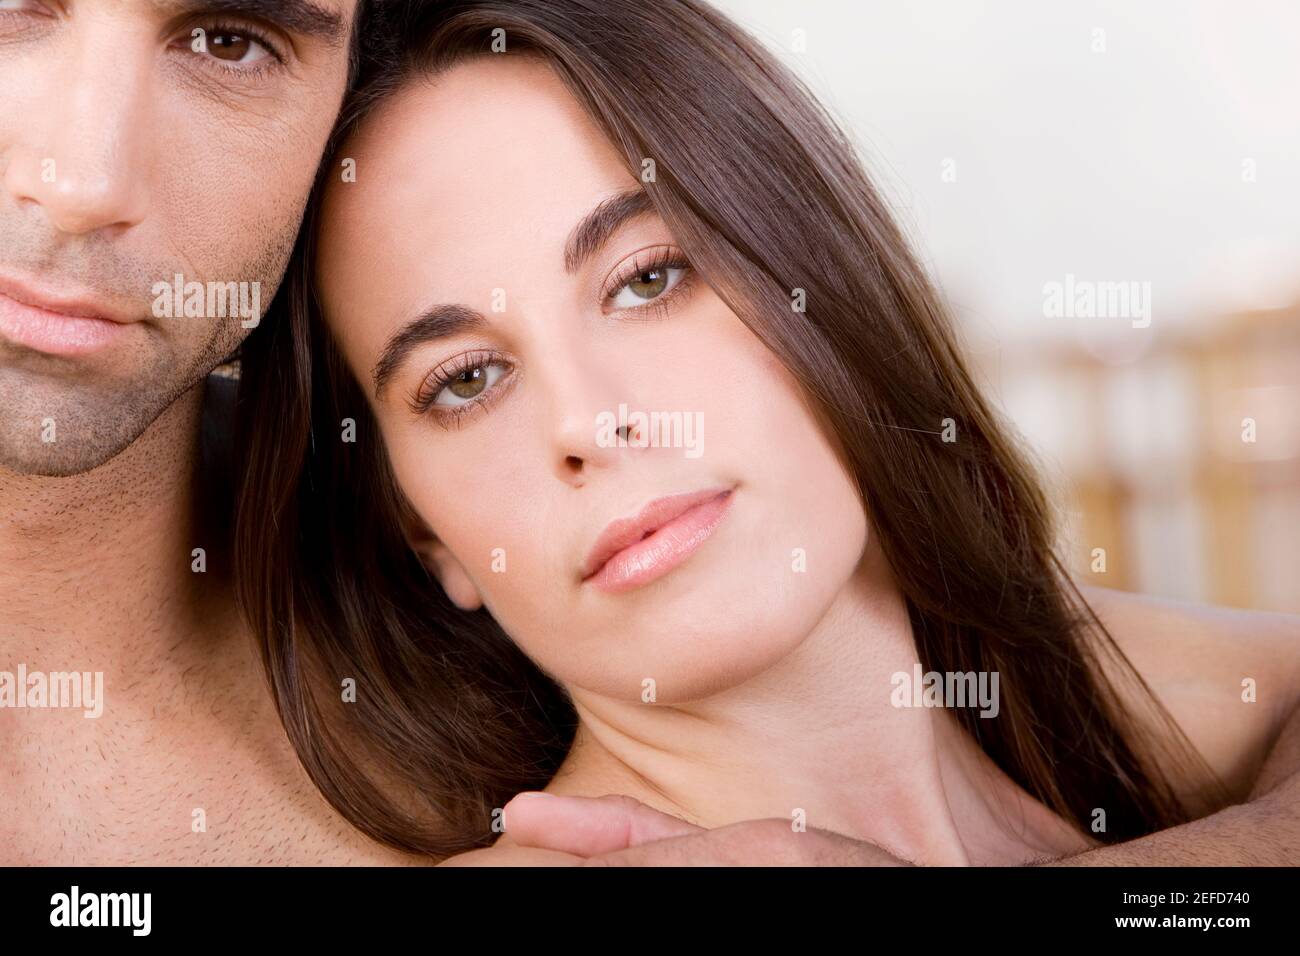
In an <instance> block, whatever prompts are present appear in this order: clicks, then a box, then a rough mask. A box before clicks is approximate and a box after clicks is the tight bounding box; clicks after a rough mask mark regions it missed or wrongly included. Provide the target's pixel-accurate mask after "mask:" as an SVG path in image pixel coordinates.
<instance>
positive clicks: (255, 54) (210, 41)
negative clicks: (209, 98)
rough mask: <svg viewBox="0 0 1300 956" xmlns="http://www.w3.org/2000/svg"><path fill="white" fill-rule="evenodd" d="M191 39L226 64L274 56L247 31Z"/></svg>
mask: <svg viewBox="0 0 1300 956" xmlns="http://www.w3.org/2000/svg"><path fill="white" fill-rule="evenodd" d="M0 2H3V0H0ZM191 37H192V42H191V43H190V49H192V50H193V51H194V52H195V53H200V54H204V53H206V54H207V55H209V56H211V57H213V58H214V59H217V60H222V61H224V62H226V63H245V64H247V63H257V62H259V61H261V60H265V59H266V58H267V57H270V56H273V55H274V54H273V53H272V51H271V49H270V48H269V46H268V45H267V44H266V43H264V42H263V41H262V40H261V39H260V38H259V37H257V36H255V35H254V34H252V33H250V32H249V31H247V30H233V29H219V30H199V29H196V30H194V32H193V33H192V34H191Z"/></svg>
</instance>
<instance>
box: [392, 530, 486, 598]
mask: <svg viewBox="0 0 1300 956" xmlns="http://www.w3.org/2000/svg"><path fill="white" fill-rule="evenodd" d="M406 537H407V540H408V541H410V542H411V547H412V548H414V549H415V553H416V554H418V555H419V556H420V560H421V561H422V562H423V563H424V566H425V567H426V568H428V569H429V573H430V574H432V575H433V576H434V577H436V578H437V579H438V583H440V584H441V585H442V589H443V591H444V592H446V594H447V597H448V598H449V599H450V600H451V603H452V604H454V605H456V606H457V607H458V608H460V609H461V610H462V611H477V610H478V609H479V608H481V607H482V606H483V597H482V595H480V594H479V593H478V586H477V585H475V584H474V582H473V580H471V579H470V576H469V574H468V573H466V571H465V566H464V565H463V564H461V563H460V561H459V560H458V559H457V558H456V556H455V555H454V554H452V553H451V549H450V548H448V547H447V546H446V545H445V544H443V543H442V542H441V541H440V540H439V539H438V536H437V535H435V534H434V533H433V532H432V531H430V530H429V529H428V527H426V526H425V524H424V522H423V521H422V520H420V519H418V518H414V519H412V521H411V522H410V524H409V525H408V527H407V533H406Z"/></svg>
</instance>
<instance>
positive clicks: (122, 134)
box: [4, 36, 154, 235]
mask: <svg viewBox="0 0 1300 956" xmlns="http://www.w3.org/2000/svg"><path fill="white" fill-rule="evenodd" d="M102 40H103V41H105V42H101V40H100V38H96V37H93V36H92V37H83V38H79V39H77V40H76V41H74V42H69V43H68V44H67V45H66V46H65V47H64V50H63V56H62V57H59V58H58V60H57V65H56V64H54V63H50V64H47V66H51V67H55V68H53V69H45V70H42V71H41V74H42V75H40V76H38V78H37V79H36V83H37V87H36V89H35V90H34V91H33V93H32V94H31V95H29V96H26V97H22V98H21V100H20V102H19V103H18V104H14V105H10V106H6V107H5V108H6V109H16V110H20V111H21V112H22V113H23V114H25V115H22V116H20V117H17V118H18V119H20V120H21V122H18V123H17V124H16V127H17V129H16V131H15V134H16V136H17V141H16V142H14V143H12V144H11V147H10V150H9V157H8V159H9V162H8V164H7V166H6V169H5V174H4V187H5V189H6V191H7V192H8V193H9V194H10V195H11V196H12V197H13V198H14V199H15V200H16V201H17V202H18V203H19V205H25V204H28V203H32V204H35V205H37V206H39V207H40V208H41V209H42V210H43V211H44V213H45V216H46V217H47V219H48V220H49V222H50V225H51V226H53V227H54V228H55V229H57V230H58V231H59V232H63V233H68V234H73V235H84V234H87V233H91V232H94V231H96V230H99V229H106V228H113V227H130V226H134V225H136V224H138V223H139V222H141V221H142V220H143V219H144V217H145V214H146V211H147V206H148V200H149V190H148V180H149V175H150V169H151V156H150V155H149V153H148V149H147V145H148V143H149V142H150V140H151V138H152V136H153V132H154V131H153V129H152V126H153V123H154V119H153V115H152V109H151V107H150V93H149V82H150V75H151V74H150V69H149V62H148V58H147V57H146V56H144V55H143V53H144V51H140V54H138V55H137V54H130V53H126V54H124V51H123V50H121V49H120V46H119V48H118V49H116V50H115V49H112V42H111V37H104V38H102Z"/></svg>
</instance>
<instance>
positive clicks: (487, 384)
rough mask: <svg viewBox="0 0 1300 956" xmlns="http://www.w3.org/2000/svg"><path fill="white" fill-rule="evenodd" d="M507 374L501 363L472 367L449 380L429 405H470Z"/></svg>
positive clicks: (482, 363) (483, 363) (480, 364)
mask: <svg viewBox="0 0 1300 956" xmlns="http://www.w3.org/2000/svg"><path fill="white" fill-rule="evenodd" d="M505 372H506V369H505V366H504V365H503V364H502V363H500V362H481V363H479V364H476V365H471V366H469V367H467V368H464V369H462V370H461V371H459V372H457V373H456V374H454V375H452V376H451V377H450V378H449V379H447V381H446V383H445V384H444V385H443V386H442V387H441V388H440V389H439V390H438V392H437V393H436V394H435V395H434V396H433V401H431V402H430V403H429V404H430V405H442V406H453V407H454V406H457V405H465V404H468V403H469V402H472V401H474V400H475V399H477V398H478V397H479V396H481V395H482V394H483V393H484V392H486V391H487V390H488V389H489V388H491V387H492V386H493V385H495V384H496V383H497V382H499V381H500V380H501V377H502V376H503V375H504V374H505Z"/></svg>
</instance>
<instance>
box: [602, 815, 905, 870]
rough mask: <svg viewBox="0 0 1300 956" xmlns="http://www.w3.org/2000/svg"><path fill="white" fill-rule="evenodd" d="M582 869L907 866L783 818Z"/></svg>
mask: <svg viewBox="0 0 1300 956" xmlns="http://www.w3.org/2000/svg"><path fill="white" fill-rule="evenodd" d="M580 865H581V866H908V865H910V864H908V863H907V862H906V861H904V860H900V859H898V858H896V857H894V856H893V855H891V854H890V853H889V852H887V851H886V850H883V849H881V848H880V847H879V846H877V845H875V844H874V843H867V842H864V841H861V840H854V839H852V838H851V837H846V836H844V835H842V834H839V833H832V832H830V831H827V830H817V829H810V830H807V831H798V832H795V831H792V830H791V829H790V824H789V821H787V820H784V819H768V820H746V821H743V822H741V823H733V824H731V825H729V826H725V827H720V828H718V829H716V830H698V831H696V832H695V833H692V834H687V835H684V836H679V837H673V838H669V839H665V840H658V841H655V842H652V843H645V844H642V845H638V846H633V847H628V848H627V849H624V850H617V851H614V852H611V853H604V854H600V855H597V856H592V857H590V858H588V859H587V860H586V861H584V862H583V863H582V864H580Z"/></svg>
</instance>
